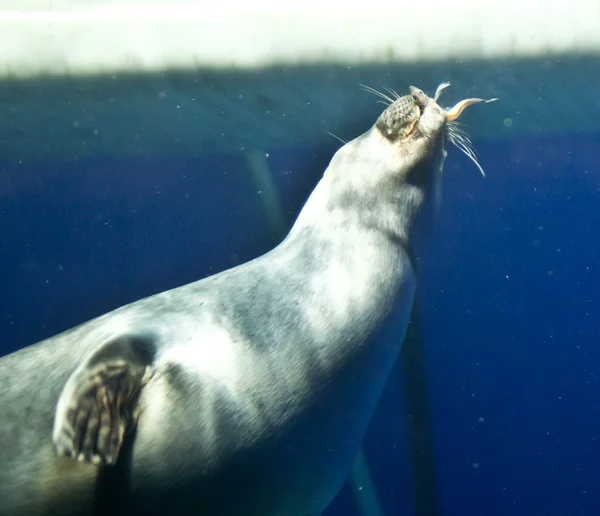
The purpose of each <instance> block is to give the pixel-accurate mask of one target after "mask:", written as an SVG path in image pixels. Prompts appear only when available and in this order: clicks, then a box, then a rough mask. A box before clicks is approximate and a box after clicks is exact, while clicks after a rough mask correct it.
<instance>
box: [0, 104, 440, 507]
mask: <svg viewBox="0 0 600 516" xmlns="http://www.w3.org/2000/svg"><path fill="white" fill-rule="evenodd" d="M444 127H445V114H444V111H443V110H442V109H441V108H440V107H439V106H438V105H437V104H435V103H434V102H433V101H430V102H429V103H428V104H427V106H422V114H421V118H420V119H419V121H418V122H417V124H416V126H415V128H414V130H413V131H412V133H411V134H410V135H408V136H407V137H402V138H398V139H390V138H385V137H383V135H382V133H381V131H380V130H379V129H378V128H377V127H376V126H374V127H373V128H371V129H370V130H369V131H368V132H366V133H365V134H363V135H362V136H360V137H358V138H356V139H355V140H353V141H351V142H349V143H348V144H346V145H345V146H344V147H342V148H341V149H340V150H339V151H338V152H337V153H336V154H335V156H334V157H333V159H332V161H331V164H330V166H329V167H328V169H327V170H326V172H325V174H324V177H323V179H322V180H321V181H320V183H319V185H318V186H317V187H316V189H315V190H314V192H313V193H312V195H311V196H310V198H309V199H308V201H307V203H306V205H305V207H304V208H303V210H302V212H301V213H300V215H299V217H298V219H297V221H296V223H295V225H294V227H293V228H292V230H291V232H290V234H289V235H288V237H287V238H286V239H285V240H284V241H283V242H282V243H281V244H280V245H279V246H277V247H276V248H275V249H273V250H272V251H270V252H269V253H267V254H265V255H264V256H261V257H259V258H257V259H255V260H253V261H251V262H248V263H246V264H243V265H240V266H238V267H236V268H233V269H231V270H228V271H225V272H222V273H220V274H217V275H215V276H212V277H209V278H206V279H204V280H201V281H198V282H196V283H192V284H190V285H185V286H183V287H180V288H177V289H174V290H170V291H167V292H163V293H161V294H158V295H156V296H153V297H149V298H146V299H142V300H140V301H137V302H135V303H132V304H130V305H127V306H125V307H122V308H120V309H118V310H115V311H113V312H111V313H109V314H106V315H104V316H102V317H99V318H97V319H95V320H92V321H90V322H88V323H86V324H83V325H81V326H78V327H76V328H74V329H72V330H70V331H67V332H65V333H63V334H61V335H58V336H55V337H53V338H50V339H47V340H45V341H43V342H40V343H38V344H36V345H34V346H31V347H28V348H26V349H23V350H21V351H19V352H16V353H14V354H12V355H9V356H7V357H4V358H2V359H1V360H0V399H1V407H2V415H1V420H0V514H2V515H7V516H8V515H13V514H14V515H17V514H18V515H20V516H30V515H42V514H57V515H58V514H61V515H72V514H117V513H123V514H145V515H158V514H198V515H204V516H207V515H211V516H212V515H216V516H229V515H231V516H233V515H236V516H237V515H239V516H276V515H277V516H315V515H318V514H321V512H322V511H323V510H324V509H325V508H326V507H327V505H328V504H329V503H330V501H331V500H332V498H333V497H334V496H335V494H336V493H337V492H338V490H339V489H340V487H341V485H342V483H343V481H344V480H345V478H346V476H347V474H348V473H349V471H350V469H351V467H352V463H353V460H354V458H355V455H356V452H357V450H358V447H359V445H360V442H361V439H362V437H363V435H364V432H365V430H366V428H367V425H368V422H369V420H370V417H371V415H372V412H373V410H374V408H375V406H376V403H377V401H378V398H379V396H380V394H381V391H382V389H383V386H384V384H385V382H386V380H387V377H388V374H389V371H390V370H391V368H392V365H393V363H394V361H395V359H396V357H397V355H398V351H399V346H400V345H401V342H402V340H403V338H404V333H405V330H406V327H407V324H408V318H409V316H410V312H411V307H412V302H413V295H414V289H415V281H416V274H415V271H414V269H413V267H414V263H413V260H414V257H413V255H414V254H417V255H418V254H419V253H420V248H421V247H422V245H423V244H424V242H425V241H426V239H427V237H428V235H429V231H430V229H431V226H432V224H433V219H434V217H435V213H436V211H437V207H438V205H439V196H440V186H441V170H442V166H443V161H444V158H445V155H446V152H445V149H444V137H443V134H444ZM383 330H385V331H386V335H387V338H386V339H381V338H378V336H379V334H380V333H381V331H383ZM390 332H391V333H390ZM127 335H135V336H139V337H140V338H143V339H146V340H147V341H148V342H150V343H151V344H152V345H153V346H154V349H155V352H156V353H155V356H154V361H153V363H152V369H153V371H154V375H153V377H152V379H151V380H150V382H149V383H148V384H147V385H146V386H145V387H144V388H143V389H142V392H141V395H140V398H139V408H140V414H141V415H140V418H139V422H138V425H137V429H136V432H135V434H134V435H132V436H131V437H130V439H129V441H128V442H129V445H128V446H129V447H128V449H125V450H123V451H122V455H121V457H120V459H119V463H118V464H117V466H114V467H112V468H111V467H103V468H99V467H96V466H93V465H90V464H84V463H80V462H77V461H74V460H71V459H69V458H66V457H57V456H56V453H55V451H54V449H53V445H52V440H51V436H52V427H53V419H54V414H55V409H56V403H57V399H58V398H59V395H60V394H61V391H62V389H63V387H64V385H65V383H66V382H67V380H68V378H69V376H70V375H71V373H72V372H73V371H74V370H75V368H76V367H77V366H78V365H79V364H81V363H82V361H83V360H84V359H85V358H86V357H87V356H89V354H90V353H91V352H93V351H94V350H96V349H97V348H98V346H99V345H101V344H102V343H103V342H106V340H107V339H111V338H114V337H119V336H127ZM390 335H395V336H396V337H395V338H392V339H390ZM126 448H127V447H126Z"/></svg>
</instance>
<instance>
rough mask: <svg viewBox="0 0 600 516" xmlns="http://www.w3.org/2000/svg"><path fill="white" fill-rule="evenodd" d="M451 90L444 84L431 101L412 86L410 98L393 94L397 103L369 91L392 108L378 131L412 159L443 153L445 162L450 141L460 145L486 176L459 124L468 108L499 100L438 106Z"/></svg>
mask: <svg viewBox="0 0 600 516" xmlns="http://www.w3.org/2000/svg"><path fill="white" fill-rule="evenodd" d="M448 86H450V83H442V84H440V85H439V86H438V88H437V90H436V92H435V96H434V97H433V98H430V97H428V96H427V95H426V94H425V93H424V92H423V91H422V90H420V89H419V88H416V87H414V86H410V94H409V95H405V96H404V97H400V96H399V95H398V94H397V93H395V92H393V91H390V93H391V94H392V95H394V96H395V97H396V98H395V99H393V98H391V97H389V96H388V95H385V94H383V93H381V92H378V91H376V90H373V89H371V88H367V89H368V90H369V91H371V92H373V93H375V94H377V95H379V96H380V97H382V98H383V99H384V100H385V101H386V102H387V103H389V106H388V108H387V109H386V110H385V111H384V112H383V113H382V114H381V115H380V116H379V118H378V119H377V122H376V124H375V128H376V129H377V130H378V131H379V132H380V133H381V134H382V135H383V136H384V137H385V138H386V139H387V140H388V141H389V142H390V143H393V144H396V145H398V146H399V147H400V148H401V149H406V150H407V151H410V152H409V153H410V154H412V155H420V156H421V157H423V156H427V155H429V154H430V153H432V152H435V150H436V147H437V150H438V151H439V156H438V158H439V159H441V161H442V162H443V159H444V158H445V149H446V141H450V143H452V144H454V145H456V146H457V147H458V148H459V149H460V150H462V151H463V152H464V153H465V154H466V155H467V156H468V157H469V158H470V159H471V160H473V162H474V163H475V165H477V167H478V168H479V170H480V171H481V173H482V175H484V176H485V173H484V171H483V169H482V168H481V166H480V165H479V163H478V162H477V158H476V156H475V152H474V150H473V148H472V145H471V140H470V139H469V137H468V136H467V135H466V134H465V133H464V132H463V131H462V130H461V129H460V126H459V125H458V124H457V122H456V120H457V119H458V117H459V116H460V115H461V114H462V112H463V111H464V110H465V108H467V107H468V106H470V105H472V104H479V103H487V102H493V101H495V100H497V99H490V100H483V99H465V100H462V101H460V102H459V103H458V104H456V105H455V106H454V107H453V108H450V109H443V108H442V107H440V106H439V104H438V103H437V101H438V99H439V97H440V94H441V92H442V91H443V90H444V89H446V88H447V87H448ZM419 143H420V144H421V145H422V146H423V148H422V149H421V152H415V151H416V148H415V146H418V145H419Z"/></svg>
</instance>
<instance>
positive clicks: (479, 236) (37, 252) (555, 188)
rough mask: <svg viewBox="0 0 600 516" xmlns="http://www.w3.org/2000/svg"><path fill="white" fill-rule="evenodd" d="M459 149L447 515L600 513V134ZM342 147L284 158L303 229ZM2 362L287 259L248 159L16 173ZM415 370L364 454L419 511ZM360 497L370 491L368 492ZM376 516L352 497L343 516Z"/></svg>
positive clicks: (438, 365) (436, 387) (432, 264)
mask: <svg viewBox="0 0 600 516" xmlns="http://www.w3.org/2000/svg"><path fill="white" fill-rule="evenodd" d="M477 149H478V153H479V155H480V158H481V162H482V164H483V166H484V168H485V169H486V172H487V173H488V177H487V178H486V179H482V178H481V177H480V176H479V175H478V172H477V170H476V169H475V167H474V166H473V165H472V164H470V163H469V162H468V161H467V160H466V159H465V158H464V157H463V156H461V155H460V153H459V152H458V151H456V150H451V151H450V157H449V159H448V162H447V166H446V178H445V198H444V205H443V208H442V211H441V214H440V220H439V226H438V229H437V232H436V235H435V238H434V240H433V242H432V250H433V251H434V252H432V253H431V255H430V257H429V259H428V260H427V262H426V264H425V266H424V268H423V278H422V279H423V281H422V284H421V291H420V294H419V299H418V302H419V303H420V307H421V318H422V326H423V328H422V331H423V334H424V340H425V347H426V353H427V359H428V370H429V390H430V396H431V404H432V417H433V423H434V445H435V452H436V468H437V477H438V478H437V481H438V491H439V506H440V508H441V513H442V514H443V515H448V516H454V515H460V516H475V515H478V516H479V515H481V516H484V515H485V516H495V515H498V516H500V515H502V516H505V515H507V514H510V515H512V516H520V515H524V516H525V515H527V516H530V515H548V516H551V515H557V516H558V515H560V516H564V515H570V516H576V515H597V514H600V484H599V483H598V478H600V461H599V460H598V459H599V458H600V408H599V401H598V400H599V398H600V394H599V393H600V382H599V374H600V346H599V345H598V340H599V337H600V318H599V317H598V314H599V313H600V295H599V294H598V292H600V288H599V287H600V266H599V265H598V260H597V255H598V245H599V244H598V242H599V241H600V239H599V238H598V230H597V227H598V226H599V224H600V170H599V169H598V166H597V164H598V163H600V134H581V135H578V134H573V135H561V136H558V137H552V138H546V139H534V138H529V139H520V140H514V141H504V142H479V143H477ZM333 151H334V147H329V148H320V149H293V150H286V151H281V152H270V157H269V160H268V161H269V164H270V167H271V169H272V171H273V173H274V174H275V180H276V183H277V186H278V188H279V191H280V193H281V196H282V202H283V206H284V209H285V211H286V214H287V216H288V217H289V221H288V222H289V223H291V222H292V221H293V219H294V217H295V215H296V214H297V213H298V211H299V210H300V208H301V206H302V203H303V201H304V200H305V198H306V196H307V195H308V194H309V192H310V191H311V189H312V188H313V186H314V185H315V184H316V182H317V180H318V178H319V177H320V175H321V173H322V170H323V169H324V167H325V165H326V164H327V162H328V160H329V158H330V156H331V154H332V152H333ZM2 168H3V174H4V175H5V177H7V181H6V182H5V184H4V185H3V188H2V195H1V196H0V250H1V255H2V267H1V268H0V285H2V292H3V295H2V296H1V297H0V343H1V344H0V345H1V346H2V348H1V349H0V352H1V353H2V354H6V353H8V352H11V351H14V350H16V349H19V348H21V347H23V346H26V345H28V344H32V343H34V342H36V341H37V340H40V339H42V338H44V337H47V336H51V335H54V334H56V333H58V332H60V331H62V330H65V329H67V328H69V327H72V326H74V325H76V324H79V323H81V322H83V321H85V320H88V319H90V318H92V317H94V316H97V315H99V314H101V313H104V312H106V311H108V310H111V309H113V308H116V307H117V306H120V305H122V304H125V303H127V302H130V301H133V300H135V299H138V298H140V297H144V296H147V295H151V294H154V293H156V292H159V291H161V290H165V289H168V288H172V287H175V286H178V285H181V284H184V283H187V282H190V281H194V280H196V279H199V278H201V277H204V276H207V275H210V274H213V273H215V272H218V271H220V270H223V269H226V268H229V267H231V266H233V265H236V264H238V263H241V262H244V261H246V260H249V259H251V258H253V257H255V256H257V255H259V254H262V253H263V252H265V251H267V250H268V249H270V248H271V247H272V246H273V245H275V243H276V242H275V241H273V239H272V237H271V236H270V234H269V230H268V227H267V225H266V223H265V221H264V217H263V215H262V212H261V210H260V207H259V205H258V204H257V202H256V201H257V198H259V199H260V195H258V196H257V195H256V189H255V188H254V187H253V186H252V183H251V180H250V174H249V173H248V172H247V171H246V169H245V166H244V162H243V159H242V156H238V155H235V156H230V157H222V156H219V157H206V158H202V159H191V158H190V159H180V158H173V159H171V158H164V159H162V160H160V161H148V160H139V159H131V160H128V161H123V160H120V161H118V162H115V161H111V160H109V159H106V160H95V161H93V162H83V161H80V162H76V163H71V164H66V163H44V164H42V165H39V166H26V165H15V164H12V165H8V164H6V165H4V167H2ZM401 390H402V382H401V379H400V378H399V376H398V370H396V371H395V373H394V375H393V376H392V378H391V379H390V383H389V385H388V387H387V389H386V392H385V394H384V397H383V399H382V401H381V404H380V406H379V408H378V411H377V414H376V417H375V419H374V421H373V424H372V426H371V428H370V430H369V434H368V436H367V438H366V440H365V449H366V451H367V456H368V460H369V464H370V466H371V469H372V472H373V475H374V478H375V481H376V485H377V488H378V494H379V497H380V498H381V502H382V505H383V508H384V510H385V513H386V515H388V516H392V515H402V516H403V515H410V514H413V513H414V507H415V502H414V500H413V495H412V492H413V491H412V489H413V486H412V479H411V474H410V467H409V462H408V457H409V450H408V440H407V433H406V426H405V419H404V418H405V415H404V407H403V405H402V395H401V394H402V393H401ZM359 495H360V493H359ZM354 514H357V512H356V506H355V501H354V496H353V494H352V492H351V487H350V486H346V487H345V488H344V490H343V491H342V493H341V494H340V496H339V497H338V499H337V500H336V501H335V502H334V504H333V506H332V507H331V508H330V510H329V511H328V512H327V515H328V516H334V515H354Z"/></svg>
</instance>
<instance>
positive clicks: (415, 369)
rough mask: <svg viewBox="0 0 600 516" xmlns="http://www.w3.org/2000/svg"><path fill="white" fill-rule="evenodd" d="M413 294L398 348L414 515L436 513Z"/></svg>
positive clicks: (433, 515) (418, 323) (422, 352)
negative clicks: (408, 318)
mask: <svg viewBox="0 0 600 516" xmlns="http://www.w3.org/2000/svg"><path fill="white" fill-rule="evenodd" d="M417 305H418V298H417V295H416V294H415V300H414V302H413V309H412V314H411V317H410V324H409V326H408V329H407V331H406V337H405V339H404V343H403V344H402V350H401V351H400V366H401V368H402V381H403V387H404V389H403V392H404V405H405V407H406V426H407V428H408V439H409V446H410V461H411V469H412V478H413V482H414V493H415V506H416V515H417V516H437V514H439V512H438V504H437V493H436V480H435V457H434V450H433V435H432V434H433V432H432V422H431V415H430V412H429V396H428V391H427V363H426V356H425V349H424V346H423V340H422V337H421V321H420V319H419V310H418V306H417Z"/></svg>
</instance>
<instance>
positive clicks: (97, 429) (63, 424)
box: [52, 335, 155, 465]
mask: <svg viewBox="0 0 600 516" xmlns="http://www.w3.org/2000/svg"><path fill="white" fill-rule="evenodd" d="M154 355H155V346H154V342H153V340H152V338H150V337H140V336H137V335H135V336H132V335H124V336H120V337H117V338H115V339H111V340H109V341H107V342H105V343H103V344H102V345H101V346H100V347H99V348H98V349H97V350H96V351H94V352H93V353H92V355H91V356H89V357H88V358H87V359H86V360H85V361H84V362H83V363H82V364H80V365H79V367H77V369H75V371H74V372H73V373H72V374H71V376H70V377H69V379H68V380H67V383H66V384H65V386H64V388H63V391H62V393H61V395H60V397H59V399H58V404H57V407H56V414H55V417H54V430H53V432H52V440H53V442H54V446H55V448H56V452H57V453H58V454H59V455H66V456H68V457H72V458H74V459H77V460H79V461H81V462H88V463H92V464H107V465H111V464H114V463H115V462H116V461H117V457H118V455H119V450H120V448H121V445H122V444H123V438H124V436H125V434H126V432H128V431H130V430H131V429H132V428H133V427H134V426H135V424H136V422H137V416H138V411H137V408H136V406H137V400H138V397H139V394H140V392H141V390H142V388H143V386H144V385H145V384H146V383H147V382H148V380H149V379H150V377H151V376H152V368H151V364H152V362H153V360H154Z"/></svg>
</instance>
